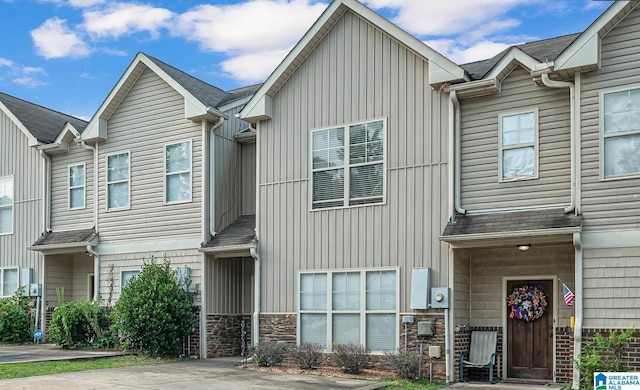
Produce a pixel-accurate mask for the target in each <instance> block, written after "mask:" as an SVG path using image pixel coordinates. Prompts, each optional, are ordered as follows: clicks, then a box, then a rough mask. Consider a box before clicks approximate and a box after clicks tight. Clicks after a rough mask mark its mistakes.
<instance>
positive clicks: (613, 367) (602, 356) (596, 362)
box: [573, 329, 634, 389]
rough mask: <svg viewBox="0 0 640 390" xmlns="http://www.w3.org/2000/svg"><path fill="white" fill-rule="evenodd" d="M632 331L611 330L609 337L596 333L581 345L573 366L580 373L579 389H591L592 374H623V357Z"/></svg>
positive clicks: (624, 368)
mask: <svg viewBox="0 0 640 390" xmlns="http://www.w3.org/2000/svg"><path fill="white" fill-rule="evenodd" d="M633 332H634V330H633V329H627V330H624V331H619V332H618V331H616V330H612V331H611V333H610V334H609V337H603V336H602V335H601V334H600V333H596V334H595V335H594V336H593V338H592V339H590V340H588V341H585V342H584V343H583V344H582V352H581V353H580V357H579V358H578V359H577V360H574V361H573V362H574V364H575V365H576V367H577V368H578V370H579V371H580V388H581V389H591V388H593V373H594V372H599V371H602V372H624V371H627V368H626V367H625V365H624V361H623V356H624V352H625V349H627V348H628V347H629V340H630V339H631V338H632V337H633Z"/></svg>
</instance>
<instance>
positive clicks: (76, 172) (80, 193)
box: [69, 164, 86, 209]
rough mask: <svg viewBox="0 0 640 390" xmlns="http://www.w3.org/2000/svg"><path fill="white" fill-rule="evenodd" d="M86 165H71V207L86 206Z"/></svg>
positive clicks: (79, 207)
mask: <svg viewBox="0 0 640 390" xmlns="http://www.w3.org/2000/svg"><path fill="white" fill-rule="evenodd" d="M85 180H86V179H85V165H84V164H80V165H72V166H70V167H69V208H70V209H82V208H84V198H85Z"/></svg>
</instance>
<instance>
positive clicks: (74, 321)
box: [48, 301, 109, 348]
mask: <svg viewBox="0 0 640 390" xmlns="http://www.w3.org/2000/svg"><path fill="white" fill-rule="evenodd" d="M108 329H109V318H108V316H107V313H106V312H105V310H104V308H103V307H102V306H100V304H99V303H98V302H95V301H94V302H78V301H71V302H68V303H65V304H62V305H60V306H58V307H57V308H56V310H55V311H54V312H53V315H52V316H51V323H50V324H49V331H48V337H49V339H51V340H52V341H53V342H54V343H56V344H57V345H59V346H61V347H63V348H75V347H77V346H86V345H94V344H95V343H97V344H98V345H94V346H103V343H102V339H103V336H105V331H108Z"/></svg>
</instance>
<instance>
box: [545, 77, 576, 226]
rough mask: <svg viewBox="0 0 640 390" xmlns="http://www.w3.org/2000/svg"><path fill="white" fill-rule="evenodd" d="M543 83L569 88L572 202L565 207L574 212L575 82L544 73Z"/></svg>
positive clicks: (568, 211)
mask: <svg viewBox="0 0 640 390" xmlns="http://www.w3.org/2000/svg"><path fill="white" fill-rule="evenodd" d="M542 83H543V84H544V85H546V86H547V87H550V88H569V94H570V97H569V106H570V108H571V113H570V123H571V128H570V130H569V131H570V133H571V204H570V205H569V207H567V208H565V209H564V212H565V213H567V214H568V213H571V212H574V211H575V209H576V145H575V142H576V141H575V140H576V135H575V127H576V126H575V117H574V116H575V91H574V85H573V83H570V82H568V81H556V80H551V79H550V78H549V74H548V73H543V74H542Z"/></svg>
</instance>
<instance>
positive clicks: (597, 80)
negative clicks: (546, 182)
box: [581, 10, 640, 231]
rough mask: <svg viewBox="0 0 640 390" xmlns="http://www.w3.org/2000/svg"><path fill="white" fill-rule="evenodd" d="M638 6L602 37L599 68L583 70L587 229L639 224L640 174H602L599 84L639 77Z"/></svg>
mask: <svg viewBox="0 0 640 390" xmlns="http://www.w3.org/2000/svg"><path fill="white" fill-rule="evenodd" d="M639 49H640V10H635V11H633V12H632V13H631V14H630V15H629V16H627V18H625V19H624V20H623V21H622V22H620V24H619V25H618V26H616V27H615V28H614V29H613V30H611V31H610V32H609V33H608V34H607V35H606V36H605V37H604V38H603V39H602V55H601V57H602V59H601V64H602V66H601V68H600V69H598V70H596V71H594V72H589V73H585V74H584V75H583V76H582V96H581V106H582V118H581V121H582V187H581V190H582V213H583V216H584V222H583V229H584V230H585V231H595V230H618V229H638V228H640V200H639V199H638V190H637V189H638V187H640V178H637V177H635V178H630V179H621V180H609V181H601V180H600V165H601V161H600V147H601V145H600V122H599V116H600V114H599V109H600V107H599V97H600V94H599V92H600V90H601V89H607V88H618V87H620V88H624V87H625V86H632V85H635V87H636V88H637V87H638V83H640V68H638V62H639V61H640V54H639V53H640V51H639Z"/></svg>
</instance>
